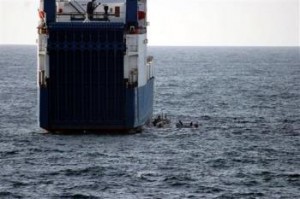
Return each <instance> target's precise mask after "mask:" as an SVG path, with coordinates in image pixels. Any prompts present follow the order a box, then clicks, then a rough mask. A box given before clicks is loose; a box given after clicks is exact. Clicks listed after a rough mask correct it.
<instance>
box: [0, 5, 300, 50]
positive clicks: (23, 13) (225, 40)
mask: <svg viewBox="0 0 300 199" xmlns="http://www.w3.org/2000/svg"><path fill="white" fill-rule="evenodd" d="M38 3H39V0H0V44H4V43H10V44H35V40H36V37H37V36H36V26H37V20H38V17H37V8H38ZM148 11H149V21H150V27H149V33H148V34H149V36H148V38H149V44H150V45H185V46H186V45H193V46H208V45H218V46H222V45H227V46H234V45H240V46H248V45H262V46H268V45H272V46H296V45H298V46H300V14H299V12H300V0H148Z"/></svg>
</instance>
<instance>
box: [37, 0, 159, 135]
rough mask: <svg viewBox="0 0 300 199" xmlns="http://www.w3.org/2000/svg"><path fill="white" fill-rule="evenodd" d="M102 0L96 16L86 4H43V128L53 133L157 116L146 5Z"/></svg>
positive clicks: (136, 0)
mask: <svg viewBox="0 0 300 199" xmlns="http://www.w3.org/2000/svg"><path fill="white" fill-rule="evenodd" d="M95 2H97V1H95ZM97 3H98V4H97V6H95V10H94V12H93V17H92V18H90V17H88V15H87V13H86V7H87V4H88V1H84V0H81V1H79V0H78V1H75V0H56V1H55V0H41V1H40V8H39V16H40V22H39V26H38V91H39V92H38V98H39V100H38V102H39V125H40V127H41V128H43V129H45V130H47V131H102V130H109V131H111V130H112V131H115V130H116V131H124V130H125V131H128V130H132V129H138V128H140V127H142V126H143V125H144V124H145V123H146V122H147V121H149V120H150V119H151V117H152V112H153V92H154V91H153V88H154V70H153V66H152V57H151V56H147V43H148V39H147V25H148V22H147V2H146V0H127V1H126V0H102V1H101V2H99V1H98V2H97ZM99 3H101V4H100V5H99Z"/></svg>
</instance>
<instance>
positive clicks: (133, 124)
mask: <svg viewBox="0 0 300 199" xmlns="http://www.w3.org/2000/svg"><path fill="white" fill-rule="evenodd" d="M153 90H154V78H152V79H150V80H149V81H148V83H147V84H146V85H145V86H142V87H139V88H129V89H126V100H125V101H124V106H123V107H122V109H123V110H118V112H123V111H124V113H125V115H124V118H120V119H115V120H110V121H109V122H108V121H107V120H105V119H103V117H100V118H99V119H98V120H90V121H87V120H86V118H83V117H77V118H76V119H73V120H70V119H69V120H65V119H64V118H62V117H60V119H61V120H60V121H59V120H53V119H50V118H51V117H49V116H50V115H51V114H53V112H52V111H51V110H49V108H48V107H49V106H48V105H49V94H48V91H47V89H45V88H44V89H40V90H39V97H40V100H39V102H40V104H39V106H40V113H39V121H40V127H42V128H43V129H45V130H48V131H101V132H102V131H129V130H132V129H138V128H140V127H142V126H143V125H145V124H146V123H147V122H148V121H149V120H150V119H151V118H152V113H153ZM125 102H126V103H125ZM111 103H112V104H113V103H114V101H113V100H112V101H111ZM109 106H111V105H109ZM61 114H62V113H61ZM112 114H113V113H112ZM62 115H63V114H62Z"/></svg>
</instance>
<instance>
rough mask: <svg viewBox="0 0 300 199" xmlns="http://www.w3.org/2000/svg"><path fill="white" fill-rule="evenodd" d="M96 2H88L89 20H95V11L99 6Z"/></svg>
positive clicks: (93, 0)
mask: <svg viewBox="0 0 300 199" xmlns="http://www.w3.org/2000/svg"><path fill="white" fill-rule="evenodd" d="M95 1H96V0H92V1H90V2H88V3H87V6H86V13H87V16H88V19H89V20H93V18H94V16H93V15H94V11H95V9H96V8H97V7H98V5H97V4H96V2H95ZM99 4H100V3H99Z"/></svg>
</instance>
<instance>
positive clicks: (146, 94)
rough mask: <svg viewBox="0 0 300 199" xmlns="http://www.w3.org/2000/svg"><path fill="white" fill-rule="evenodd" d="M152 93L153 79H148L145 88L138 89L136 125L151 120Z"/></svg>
mask: <svg viewBox="0 0 300 199" xmlns="http://www.w3.org/2000/svg"><path fill="white" fill-rule="evenodd" d="M153 93H154V78H152V79H150V80H149V81H148V83H147V84H146V85H145V86H143V87H140V88H138V93H137V94H138V109H137V110H138V125H140V124H145V122H147V120H149V119H150V118H152V113H153Z"/></svg>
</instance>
